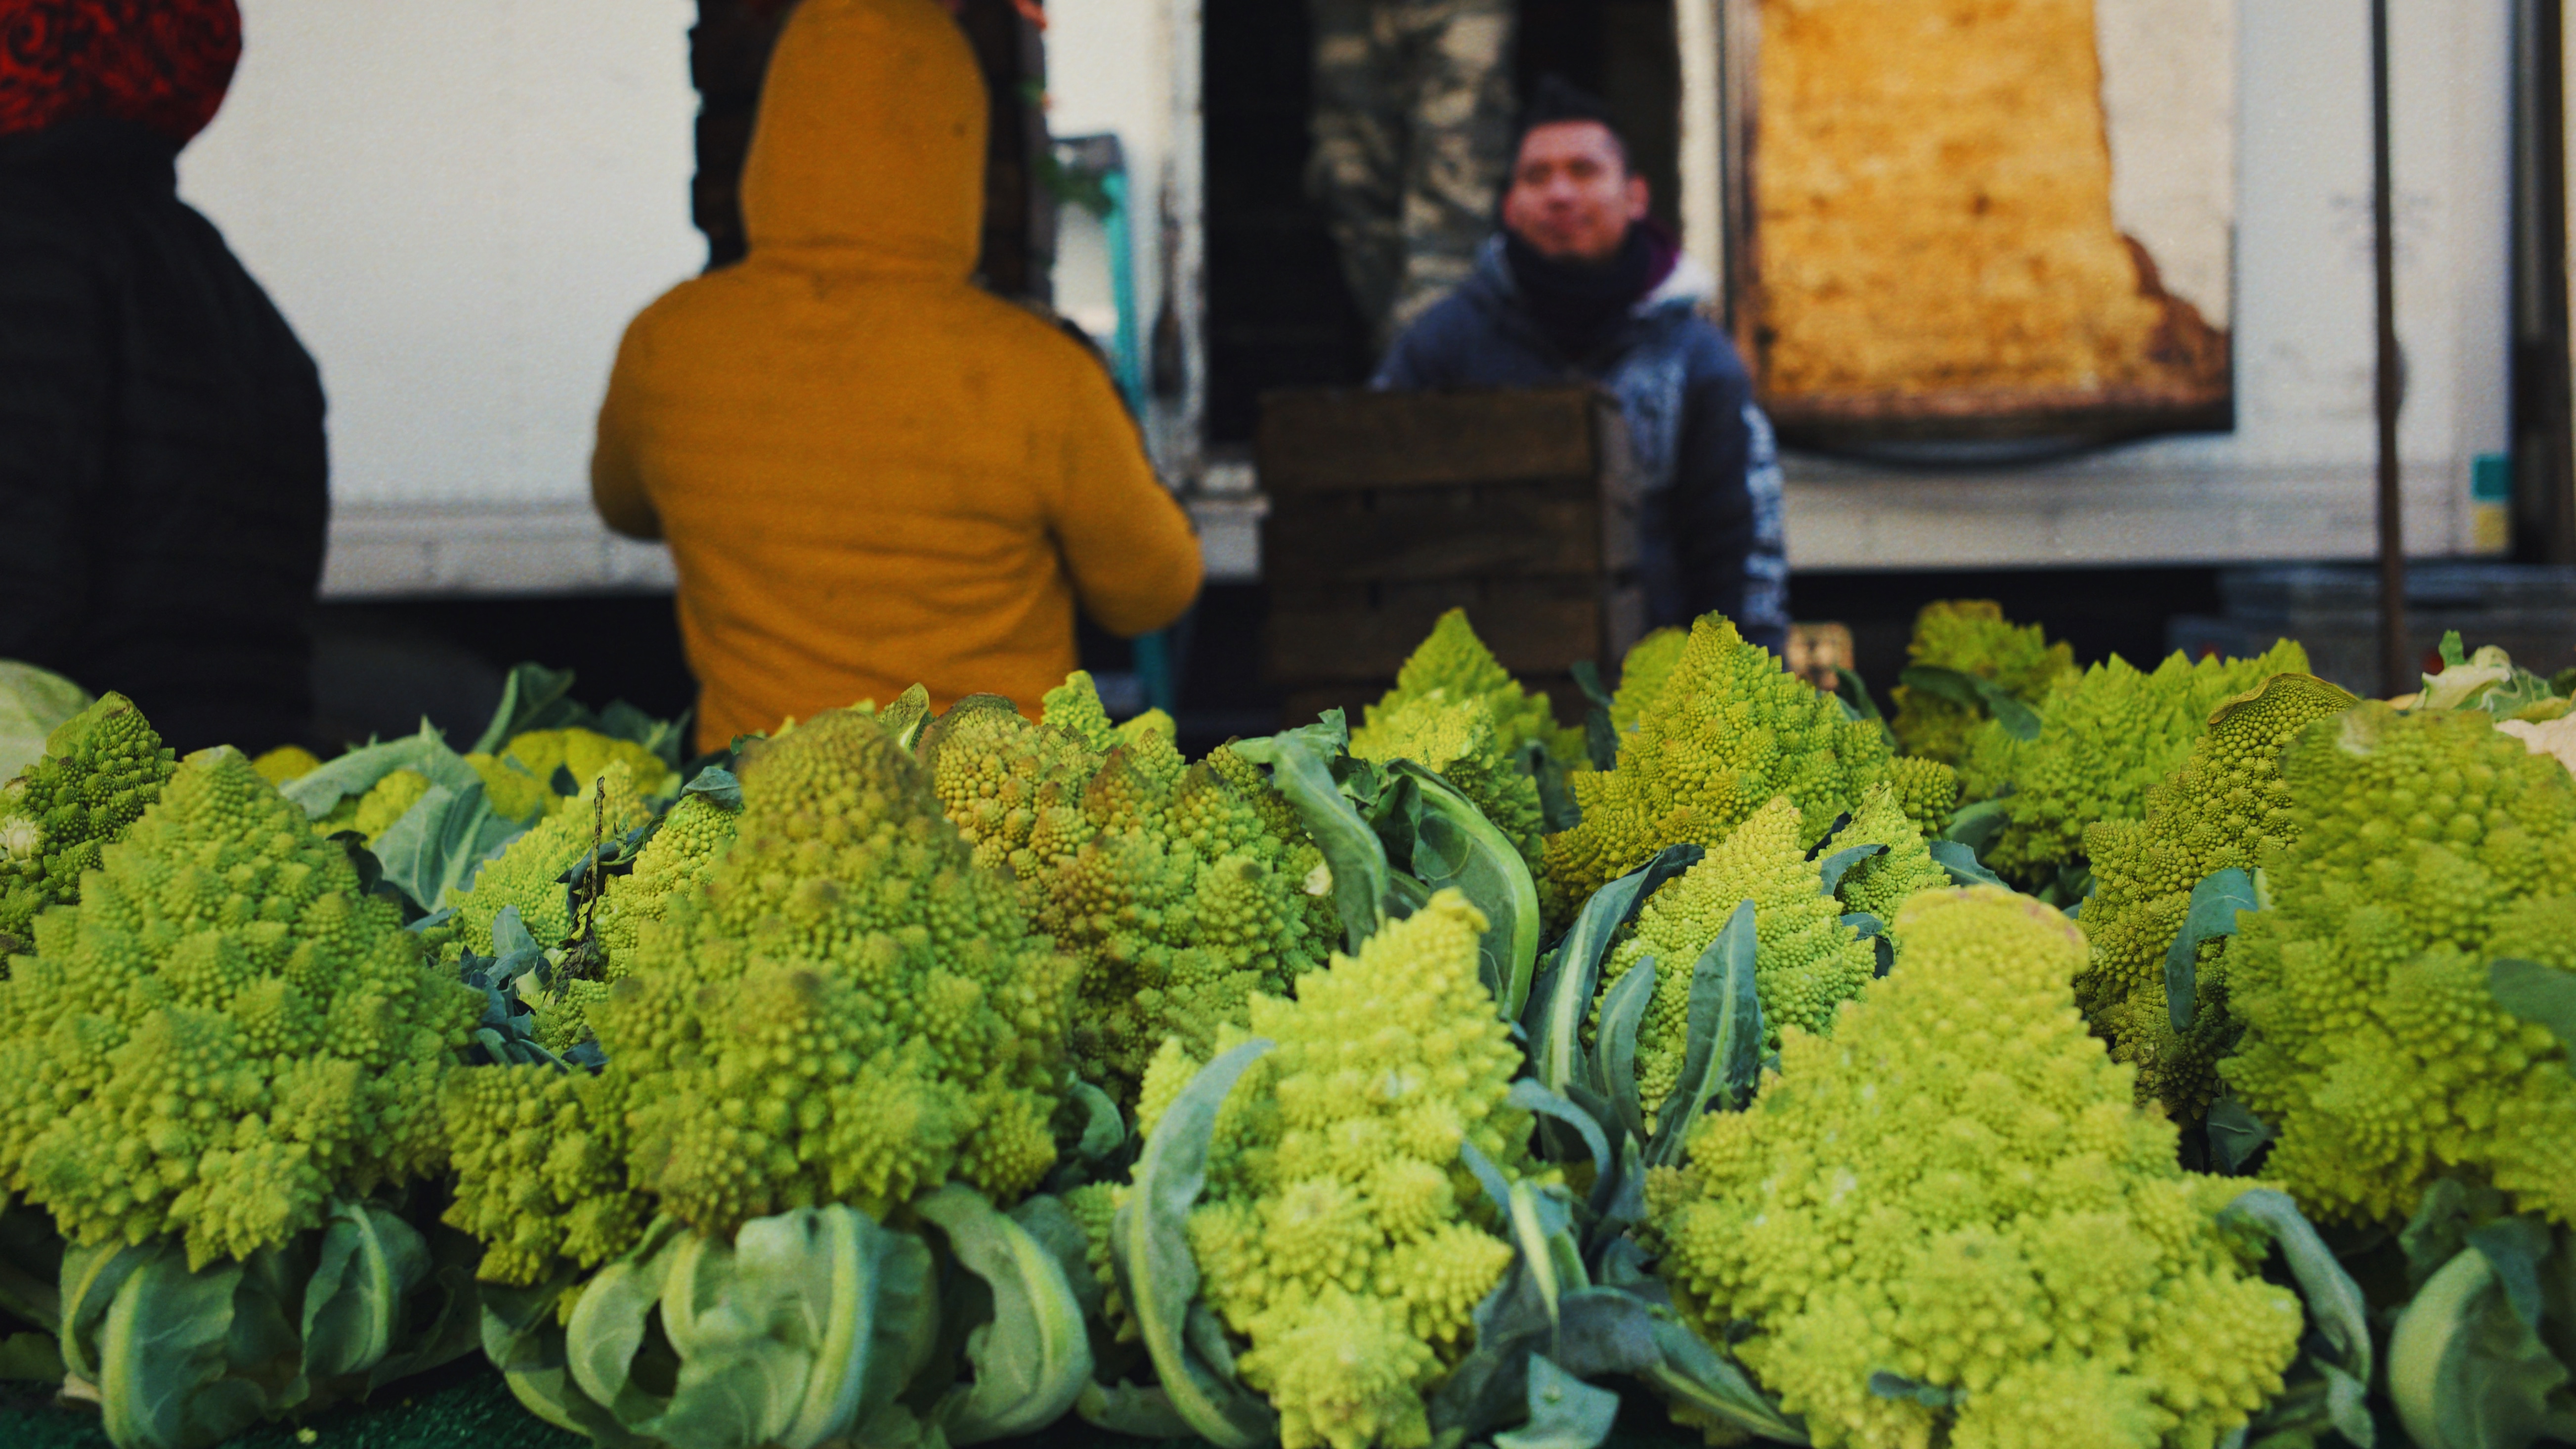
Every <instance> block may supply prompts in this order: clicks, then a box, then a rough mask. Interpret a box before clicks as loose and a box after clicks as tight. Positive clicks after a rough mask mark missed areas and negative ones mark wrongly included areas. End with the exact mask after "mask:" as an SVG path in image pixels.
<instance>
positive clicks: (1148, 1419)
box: [1073, 1379, 1198, 1439]
mask: <svg viewBox="0 0 2576 1449" xmlns="http://www.w3.org/2000/svg"><path fill="white" fill-rule="evenodd" d="M1073 1411H1074V1412H1075V1413H1076V1414H1079V1415H1081V1416H1082V1421H1083V1422H1084V1423H1086V1424H1090V1425H1093V1426H1094V1427H1096V1428H1102V1429H1106V1430H1108V1431H1109V1432H1111V1433H1113V1434H1125V1435H1127V1436H1128V1437H1130V1438H1135V1439H1195V1438H1197V1437H1198V1431H1197V1430H1195V1429H1193V1428H1191V1427H1190V1421H1189V1420H1187V1419H1184V1418H1182V1417H1181V1416H1180V1413H1179V1411H1178V1410H1176V1409H1174V1408H1173V1407H1172V1401H1171V1399H1170V1397H1169V1396H1167V1395H1165V1394H1164V1392H1163V1391H1162V1389H1160V1388H1159V1387H1142V1388H1140V1387H1138V1386H1137V1385H1135V1384H1131V1383H1128V1382H1126V1381H1125V1380H1123V1379H1122V1380H1120V1381H1119V1382H1118V1383H1117V1385H1115V1386H1114V1387H1112V1386H1106V1385H1102V1384H1098V1383H1091V1384H1085V1385H1083V1388H1082V1394H1081V1396H1080V1397H1078V1398H1076V1399H1075V1400H1074V1401H1073Z"/></svg>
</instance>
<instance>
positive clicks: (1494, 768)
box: [1351, 689, 1546, 871]
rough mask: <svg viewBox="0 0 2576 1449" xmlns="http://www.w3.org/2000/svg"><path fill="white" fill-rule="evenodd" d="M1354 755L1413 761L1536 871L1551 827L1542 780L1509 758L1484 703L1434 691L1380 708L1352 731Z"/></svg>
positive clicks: (1379, 759)
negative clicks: (1542, 802) (1453, 790)
mask: <svg viewBox="0 0 2576 1449" xmlns="http://www.w3.org/2000/svg"><path fill="white" fill-rule="evenodd" d="M1351 754H1352V755H1353V756H1355V757H1357V758H1359V759H1363V760H1376V761H1379V762H1381V763H1391V762H1393V761H1396V760H1411V761H1413V762H1414V763H1415V764H1417V765H1420V766H1422V767H1423V768H1424V769H1426V770H1429V771H1431V772H1432V773H1434V774H1436V775H1438V776H1440V777H1441V778H1442V779H1444V780H1447V781H1448V782H1449V783H1450V784H1452V785H1455V786H1457V787H1458V793H1459V794H1461V795H1464V796H1466V797H1467V799H1468V802H1469V803H1471V804H1473V805H1474V806H1475V807H1476V809H1477V810H1479V811H1480V812H1482V813H1483V814H1484V817H1485V818H1486V819H1487V820H1490V821H1492V822H1493V823H1494V827H1495V828H1496V829H1498V830H1500V831H1502V832H1503V835H1504V837H1505V838H1506V839H1508V840H1510V841H1511V843H1512V844H1513V846H1514V847H1515V848H1517V849H1518V850H1519V851H1520V853H1521V858H1522V859H1523V860H1526V861H1528V862H1529V866H1530V869H1531V870H1533V871H1535V870H1537V869H1538V868H1539V864H1540V853H1539V840H1540V838H1541V836H1542V835H1543V834H1544V833H1545V831H1546V821H1545V819H1544V817H1542V816H1541V814H1540V812H1539V798H1538V778H1537V777H1536V776H1534V775H1532V774H1531V773H1530V772H1529V771H1528V770H1525V769H1523V768H1522V767H1521V763H1520V761H1519V760H1517V759H1515V758H1514V757H1513V756H1512V754H1511V752H1510V750H1509V749H1508V747H1507V744H1506V741H1505V739H1504V737H1503V735H1502V733H1501V732H1500V731H1499V730H1497V729H1496V728H1495V725H1494V720H1493V715H1492V713H1491V711H1490V710H1489V709H1488V707H1487V706H1486V704H1485V702H1484V701H1482V700H1472V699H1470V700H1459V699H1452V698H1450V697H1449V694H1448V692H1447V691H1446V690H1442V689H1434V690H1432V691H1430V692H1429V693H1427V694H1419V695H1415V696H1414V697H1412V698H1411V699H1408V700H1405V701H1404V702H1402V703H1400V704H1396V705H1392V706H1389V705H1380V706H1377V707H1375V708H1373V709H1371V710H1370V711H1369V722H1368V723H1367V724H1365V725H1362V726H1361V727H1359V728H1358V729H1356V730H1353V731H1352V732H1351Z"/></svg>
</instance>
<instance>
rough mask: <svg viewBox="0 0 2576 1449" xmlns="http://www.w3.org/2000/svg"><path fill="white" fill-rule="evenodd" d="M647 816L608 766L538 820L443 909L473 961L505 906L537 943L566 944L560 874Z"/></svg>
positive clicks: (569, 926) (621, 772) (640, 800)
mask: <svg viewBox="0 0 2576 1449" xmlns="http://www.w3.org/2000/svg"><path fill="white" fill-rule="evenodd" d="M603 803H604V806H605V808H602V806H603ZM652 818H653V811H652V807H651V806H650V805H649V804H648V803H647V802H646V800H645V798H644V795H643V793H642V792H641V791H639V790H638V789H637V788H636V785H635V777H634V776H633V774H631V773H630V772H629V771H628V769H627V767H626V762H625V761H623V760H612V761H610V762H609V764H608V765H607V766H606V767H605V768H604V769H602V770H601V771H600V773H599V775H598V777H597V778H595V779H593V780H592V781H591V782H590V783H589V784H587V785H585V786H583V787H582V791H581V794H580V795H579V796H577V797H575V798H574V800H573V802H572V803H571V804H569V805H567V806H565V807H564V809H563V810H562V811H561V812H560V813H558V814H555V815H550V816H547V817H546V818H544V819H542V820H540V821H538V822H537V824H536V826H535V827H534V828H533V829H530V830H529V831H528V832H527V833H525V834H523V835H521V836H520V837H519V838H518V839H516V840H513V841H511V842H510V843H509V844H508V845H507V846H505V847H503V849H502V851H501V853H500V854H499V855H496V856H494V857H492V858H491V859H490V860H487V861H485V862H484V863H483V865H482V867H481V868H480V869H478V870H476V871H475V872H474V877H473V879H472V880H471V881H469V882H467V884H466V888H465V889H464V890H462V891H451V892H449V893H448V896H447V898H446V899H445V900H444V901H442V902H441V903H440V904H442V905H446V906H452V907H454V908H455V910H456V919H457V924H458V926H459V927H460V929H459V931H458V933H457V934H458V940H459V942H460V944H461V945H462V946H463V947H464V949H466V950H468V951H472V952H474V953H476V954H478V955H488V954H490V953H491V950H492V922H493V921H495V920H497V919H498V918H499V917H500V914H501V911H502V909H503V908H504V907H509V906H516V907H517V908H518V911H519V920H520V923H521V924H523V925H525V926H526V927H527V928H528V934H529V935H530V936H531V937H533V938H535V940H536V943H537V944H538V945H540V946H544V947H549V948H551V947H554V946H558V945H561V944H563V942H564V941H566V940H567V939H569V938H570V937H571V936H572V934H573V930H574V922H573V918H572V889H571V887H570V886H567V885H566V884H565V883H564V882H563V880H562V876H563V873H564V872H565V871H567V870H570V869H572V867H573V866H575V865H577V864H579V863H580V862H581V859H582V857H584V856H586V855H588V854H589V853H590V852H591V850H592V848H593V847H594V846H599V847H609V846H614V845H615V844H616V842H617V840H618V838H619V837H620V836H623V835H624V834H625V833H626V832H627V831H629V830H632V829H634V828H635V827H636V826H638V825H642V824H644V823H645V822H647V821H649V820H651V819H652Z"/></svg>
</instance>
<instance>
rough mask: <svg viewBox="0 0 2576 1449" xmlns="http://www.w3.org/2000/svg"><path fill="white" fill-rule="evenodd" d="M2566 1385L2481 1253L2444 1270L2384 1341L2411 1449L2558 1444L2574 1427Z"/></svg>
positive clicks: (2395, 1402)
mask: <svg viewBox="0 0 2576 1449" xmlns="http://www.w3.org/2000/svg"><path fill="white" fill-rule="evenodd" d="M2568 1383H2569V1376H2568V1371H2567V1368H2566V1366H2565V1365H2564V1364H2562V1363H2560V1362H2559V1361H2558V1359H2557V1357H2556V1356H2555V1355H2554V1354H2552V1353H2551V1352H2550V1351H2549V1348H2548V1345H2547V1344H2546V1343H2545V1342H2543V1341H2542V1340H2541V1338H2540V1336H2539V1335H2538V1334H2537V1333H2535V1332H2533V1331H2532V1328H2531V1326H2530V1325H2529V1324H2528V1323H2526V1322H2525V1321H2524V1320H2523V1319H2522V1318H2521V1317H2520V1316H2519V1315H2518V1314H2516V1313H2515V1312H2514V1310H2513V1307H2512V1305H2511V1303H2510V1302H2509V1297H2508V1292H2507V1289H2506V1287H2505V1285H2504V1283H2503V1281H2502V1279H2501V1277H2500V1276H2499V1275H2498V1273H2497V1272H2496V1268H2495V1264H2494V1261H2493V1260H2492V1259H2490V1258H2489V1257H2488V1256H2487V1255H2486V1253H2485V1252H2483V1251H2477V1250H2472V1251H2466V1252H2462V1253H2460V1254H2459V1255H2458V1256H2456V1257H2454V1258H2452V1260H2451V1261H2450V1262H2449V1263H2447V1264H2445V1265H2444V1266H2443V1267H2442V1269H2441V1271H2439V1272H2437V1273H2435V1274H2434V1275H2433V1276H2432V1277H2431V1278H2430V1279H2429V1280H2427V1281H2426V1282H2425V1284H2424V1286H2423V1287H2422V1288H2421V1289H2419V1290H2418V1291H2417V1292H2416V1294H2415V1297H2414V1300H2413V1301H2412V1302H2410V1303H2408V1304H2407V1305H2406V1308H2405V1310H2404V1311H2403V1312H2401V1313H2400V1314H2398V1316H2397V1322H2396V1325H2395V1326H2394V1327H2393V1328H2392V1329H2391V1330H2390V1332H2389V1335H2388V1378H2387V1387H2388V1398H2389V1402H2390V1403H2391V1405H2392V1406H2393V1407H2394V1408H2395V1409H2396V1410H2397V1419H2398V1422H2399V1423H2400V1424H2401V1425H2403V1426H2404V1428H2405V1430H2406V1433H2407V1436H2408V1437H2409V1438H2411V1439H2412V1440H2414V1442H2415V1444H2416V1446H2417V1449H2524V1446H2527V1445H2529V1444H2531V1443H2533V1442H2534V1441H2536V1440H2538V1439H2541V1438H2544V1437H2546V1438H2564V1437H2566V1435H2567V1434H2568V1432H2569V1430H2570V1429H2571V1428H2576V1424H2571V1423H2570V1418H2571V1415H2570V1413H2569V1410H2568V1408H2567V1391H2568Z"/></svg>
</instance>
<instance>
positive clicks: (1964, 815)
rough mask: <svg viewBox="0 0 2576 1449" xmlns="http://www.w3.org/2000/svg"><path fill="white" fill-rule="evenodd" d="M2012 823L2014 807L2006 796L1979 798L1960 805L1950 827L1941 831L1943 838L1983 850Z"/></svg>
mask: <svg viewBox="0 0 2576 1449" xmlns="http://www.w3.org/2000/svg"><path fill="white" fill-rule="evenodd" d="M2011 823H2012V807H2011V806H2010V805H2009V804H2007V803H2006V802H2005V797H2001V796H1998V797H1996V798H1995V799H1992V800H1979V801H1977V802H1976V803H1975V804H1973V805H1963V806H1961V807H1959V810H1958V812H1957V813H1956V814H1954V815H1952V816H1951V817H1950V828H1949V829H1947V830H1944V831H1942V832H1941V838H1942V839H1944V840H1953V841H1957V842H1958V843H1959V844H1961V845H1964V846H1966V847H1968V849H1969V850H1971V851H1981V850H1984V849H1985V848H1986V847H1987V846H1989V845H1992V844H1993V843H1994V840H1995V837H1996V836H1998V835H2000V834H2002V833H2003V829H2004V827H2005V826H2006V825H2009V824H2011Z"/></svg>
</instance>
